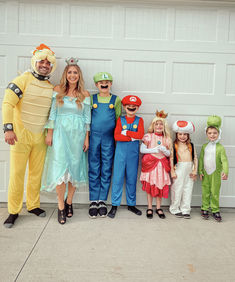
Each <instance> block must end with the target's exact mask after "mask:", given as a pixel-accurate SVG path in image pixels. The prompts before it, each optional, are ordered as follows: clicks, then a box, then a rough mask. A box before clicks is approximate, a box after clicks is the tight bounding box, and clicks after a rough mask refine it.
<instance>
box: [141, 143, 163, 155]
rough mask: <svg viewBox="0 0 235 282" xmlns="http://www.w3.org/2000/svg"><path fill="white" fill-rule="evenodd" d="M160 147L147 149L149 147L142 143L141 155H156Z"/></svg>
mask: <svg viewBox="0 0 235 282" xmlns="http://www.w3.org/2000/svg"><path fill="white" fill-rule="evenodd" d="M158 147H159V146H157V147H155V148H149V149H148V148H147V146H146V145H145V144H144V143H142V144H141V146H140V153H142V154H156V153H159V150H158Z"/></svg>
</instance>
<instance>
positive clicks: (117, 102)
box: [114, 96, 122, 120]
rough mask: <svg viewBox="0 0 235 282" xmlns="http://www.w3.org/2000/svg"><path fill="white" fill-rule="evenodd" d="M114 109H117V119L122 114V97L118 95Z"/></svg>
mask: <svg viewBox="0 0 235 282" xmlns="http://www.w3.org/2000/svg"><path fill="white" fill-rule="evenodd" d="M114 109H115V114H116V120H117V119H118V118H119V117H120V115H121V114H122V103H121V99H120V98H119V97H118V96H117V98H116V101H115V105H114Z"/></svg>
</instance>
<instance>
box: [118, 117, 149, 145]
mask: <svg viewBox="0 0 235 282" xmlns="http://www.w3.org/2000/svg"><path fill="white" fill-rule="evenodd" d="M125 118H126V121H127V123H129V124H130V123H133V122H134V120H135V116H134V117H132V118H129V117H127V116H125ZM122 130H123V129H122V123H121V119H120V117H119V118H118V120H117V123H116V128H115V130H114V139H115V140H116V141H131V138H134V139H142V138H143V136H144V121H143V119H142V118H140V120H139V125H138V131H136V132H135V131H129V130H127V132H126V136H125V135H122V134H121V132H122Z"/></svg>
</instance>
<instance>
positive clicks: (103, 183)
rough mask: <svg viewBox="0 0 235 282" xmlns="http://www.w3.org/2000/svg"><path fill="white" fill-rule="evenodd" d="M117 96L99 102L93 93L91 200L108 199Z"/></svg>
mask: <svg viewBox="0 0 235 282" xmlns="http://www.w3.org/2000/svg"><path fill="white" fill-rule="evenodd" d="M116 97H117V96H116V95H113V94H112V97H111V99H110V102H109V103H99V102H98V94H94V95H93V108H92V113H91V133H90V146H89V153H88V162H89V173H88V174H89V194H90V201H98V200H101V201H106V200H107V197H108V192H109V186H110V182H111V175H112V165H113V157H114V148H115V144H114V129H115V125H116V116H115V109H114V105H115V101H116Z"/></svg>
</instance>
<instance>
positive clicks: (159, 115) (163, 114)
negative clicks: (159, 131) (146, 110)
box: [156, 110, 168, 118]
mask: <svg viewBox="0 0 235 282" xmlns="http://www.w3.org/2000/svg"><path fill="white" fill-rule="evenodd" d="M156 116H157V117H159V118H166V117H167V116H168V114H167V113H165V112H164V111H163V110H161V111H160V112H159V111H157V112H156Z"/></svg>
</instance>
